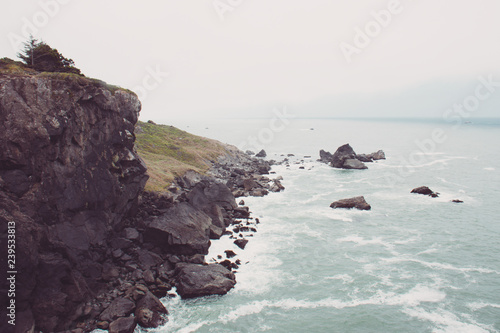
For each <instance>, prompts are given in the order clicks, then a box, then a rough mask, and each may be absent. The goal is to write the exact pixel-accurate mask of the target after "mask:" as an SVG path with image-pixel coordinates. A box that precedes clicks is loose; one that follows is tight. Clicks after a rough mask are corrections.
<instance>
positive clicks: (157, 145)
mask: <svg viewBox="0 0 500 333" xmlns="http://www.w3.org/2000/svg"><path fill="white" fill-rule="evenodd" d="M137 126H138V127H140V129H139V130H138V131H137V130H136V137H137V140H136V148H137V152H138V153H139V155H140V156H141V157H142V159H143V160H144V162H145V163H146V165H147V167H148V174H149V180H148V183H147V184H146V190H148V191H160V192H162V191H166V190H167V188H168V187H169V186H170V185H171V184H172V181H173V180H174V178H175V177H178V176H182V175H184V173H186V171H188V170H194V171H197V172H199V173H205V172H206V171H208V169H209V168H210V165H211V162H213V161H215V160H216V159H217V157H219V156H220V155H222V154H224V153H225V151H226V150H225V148H224V145H222V144H221V143H220V142H218V141H215V140H211V139H207V138H203V137H200V136H196V135H193V134H189V133H187V132H185V131H181V130H179V129H177V128H175V127H173V126H167V125H156V124H150V123H144V122H138V124H137Z"/></svg>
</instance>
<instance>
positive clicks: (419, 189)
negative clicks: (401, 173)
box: [411, 186, 439, 198]
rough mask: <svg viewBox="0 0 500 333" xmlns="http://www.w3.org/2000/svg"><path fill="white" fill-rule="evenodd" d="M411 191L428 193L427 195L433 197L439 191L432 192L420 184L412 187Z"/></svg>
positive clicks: (437, 194)
mask: <svg viewBox="0 0 500 333" xmlns="http://www.w3.org/2000/svg"><path fill="white" fill-rule="evenodd" d="M411 193H416V194H423V195H428V196H430V197H433V198H437V197H438V196H439V193H437V192H434V191H433V190H431V189H430V188H428V187H427V186H420V187H417V188H414V189H413V190H411Z"/></svg>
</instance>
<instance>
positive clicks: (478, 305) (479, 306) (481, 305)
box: [467, 302, 500, 311]
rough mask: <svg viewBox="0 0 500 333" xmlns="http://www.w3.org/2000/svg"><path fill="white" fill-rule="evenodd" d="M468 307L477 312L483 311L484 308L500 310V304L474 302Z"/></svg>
mask: <svg viewBox="0 0 500 333" xmlns="http://www.w3.org/2000/svg"><path fill="white" fill-rule="evenodd" d="M467 307H468V308H469V309H471V310H472V311H477V310H481V309H483V308H488V307H490V308H496V309H500V304H495V303H485V302H472V303H469V304H467Z"/></svg>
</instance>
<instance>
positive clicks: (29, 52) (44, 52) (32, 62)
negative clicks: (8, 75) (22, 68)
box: [17, 36, 81, 75]
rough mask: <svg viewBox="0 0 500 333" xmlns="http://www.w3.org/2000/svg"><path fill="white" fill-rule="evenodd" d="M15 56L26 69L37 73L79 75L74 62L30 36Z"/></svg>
mask: <svg viewBox="0 0 500 333" xmlns="http://www.w3.org/2000/svg"><path fill="white" fill-rule="evenodd" d="M17 56H18V57H19V58H20V59H21V60H22V61H23V62H24V64H25V65H26V66H27V67H29V68H31V69H34V70H36V71H39V72H59V73H73V74H77V75H81V72H80V70H79V69H78V68H76V67H75V66H74V65H75V62H74V61H73V60H72V59H69V58H66V57H64V56H63V55H62V54H61V53H59V51H57V49H54V48H52V47H50V46H49V45H48V44H47V43H45V42H44V41H42V40H38V39H36V38H34V37H33V36H30V38H29V40H28V41H27V42H25V43H24V50H23V51H21V52H19V53H18V54H17Z"/></svg>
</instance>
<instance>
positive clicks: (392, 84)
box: [0, 0, 500, 121]
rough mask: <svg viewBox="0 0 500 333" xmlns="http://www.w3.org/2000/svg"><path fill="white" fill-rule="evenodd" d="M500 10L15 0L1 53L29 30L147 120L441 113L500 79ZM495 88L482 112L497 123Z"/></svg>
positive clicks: (463, 4)
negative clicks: (120, 91) (136, 98)
mask: <svg viewBox="0 0 500 333" xmlns="http://www.w3.org/2000/svg"><path fill="white" fill-rule="evenodd" d="M499 14H500V2H499V1H498V0H474V1H472V0H470V1H467V0H443V1H439V0H432V1H431V0H420V1H416V0H414V1H411V0H401V1H397V0H391V1H378V0H356V1H352V0H342V1H340V0H339V1H335V0H328V1H326V0H324V1H323V0H215V1H214V0H194V1H193V0H191V1H188V0H175V1H174V0H161V1H159V0H157V1H148V0H144V1H137V0H134V1H130V0H120V1H117V0H116V1H108V0H101V1H96V0H85V1H83V0H39V1H25V0H17V1H12V0H10V1H3V3H2V11H1V13H0V22H1V24H2V30H3V33H2V39H1V40H0V51H1V52H0V57H2V56H7V57H10V58H15V55H16V52H17V51H18V49H16V47H17V46H13V44H14V43H15V42H16V41H18V40H19V38H23V39H24V36H25V35H27V34H29V33H33V35H35V36H36V37H39V38H42V39H43V40H45V41H46V42H47V43H48V44H49V45H51V46H52V47H55V48H57V49H58V50H59V51H60V52H61V53H62V54H63V55H64V56H66V57H69V58H72V59H73V60H74V61H75V63H76V66H77V67H79V68H80V69H81V70H82V72H83V73H84V74H85V75H87V76H90V77H95V78H99V79H102V80H104V81H107V82H108V83H111V84H116V85H120V86H123V87H126V88H129V89H132V90H136V91H138V93H139V95H140V96H141V97H142V100H143V112H142V116H141V118H142V119H154V120H157V121H164V120H168V119H171V118H191V117H196V116H200V115H204V116H207V115H210V116H212V115H214V116H266V115H270V113H271V112H272V109H273V108H275V107H282V106H285V105H286V106H287V107H288V109H289V110H291V112H295V113H296V114H298V115H303V116H304V115H312V116H320V115H321V116H325V115H327V116H332V117H335V116H346V115H350V116H416V115H424V116H437V117H439V116H440V114H442V113H443V112H445V110H446V108H447V107H451V106H452V105H453V103H454V102H458V103H461V102H462V101H463V100H464V99H466V98H467V97H468V96H469V95H470V94H474V92H475V88H476V86H477V85H478V84H480V82H481V81H479V80H478V77H483V78H484V79H487V78H488V76H491V75H492V76H493V78H490V81H494V82H495V81H497V82H500V20H499V19H498V15H499ZM167 73H168V75H167ZM485 89H486V88H485ZM496 89H498V92H497V91H492V92H491V94H490V95H491V96H488V98H487V99H485V101H483V100H481V105H479V106H477V107H476V108H475V109H474V115H475V116H498V115H499V113H498V110H499V108H498V107H497V106H498V105H500V102H499V103H497V101H499V98H498V96H499V95H500V87H495V89H494V90H496ZM402 96H405V99H404V100H403V99H402ZM408 96H410V97H408ZM408 98H413V100H409V99H408ZM372 101H373V103H372ZM436 101H437V102H436ZM360 102H363V103H360ZM419 103H422V105H421V106H420V104H419ZM450 103H451V104H450ZM406 106H408V107H406Z"/></svg>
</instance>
